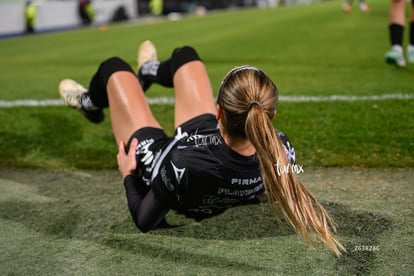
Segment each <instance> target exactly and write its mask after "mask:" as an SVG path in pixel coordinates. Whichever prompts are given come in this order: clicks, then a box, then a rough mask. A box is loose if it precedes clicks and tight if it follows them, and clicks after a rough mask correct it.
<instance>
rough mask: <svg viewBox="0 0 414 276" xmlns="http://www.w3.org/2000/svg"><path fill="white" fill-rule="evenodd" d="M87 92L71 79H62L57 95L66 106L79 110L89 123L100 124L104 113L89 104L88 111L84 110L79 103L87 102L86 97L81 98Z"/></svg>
mask: <svg viewBox="0 0 414 276" xmlns="http://www.w3.org/2000/svg"><path fill="white" fill-rule="evenodd" d="M85 92H87V89H86V88H85V87H83V86H82V85H80V84H79V83H77V82H76V81H74V80H71V79H64V80H62V81H61V82H60V83H59V94H60V96H61V97H62V99H63V100H64V101H65V103H66V105H68V106H70V107H72V108H74V109H76V110H79V111H80V112H81V113H82V114H83V115H84V116H85V117H86V118H87V119H88V120H89V121H91V122H93V123H100V122H102V120H103V119H104V113H103V111H102V109H100V108H96V107H93V106H92V104H90V106H91V108H90V109H85V108H84V107H83V106H82V104H81V101H82V100H85V101H87V100H89V101H90V99H89V98H88V97H84V98H83V99H82V97H83V95H84V94H85Z"/></svg>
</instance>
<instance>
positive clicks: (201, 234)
mask: <svg viewBox="0 0 414 276" xmlns="http://www.w3.org/2000/svg"><path fill="white" fill-rule="evenodd" d="M371 6H372V9H373V11H372V13H370V14H363V13H360V12H359V11H358V10H357V9H356V8H355V9H354V12H353V13H352V14H344V13H342V11H341V2H339V1H328V2H321V3H317V4H312V5H302V6H294V7H281V8H277V9H247V10H234V11H227V12H215V13H211V14H208V15H206V16H204V17H187V18H184V19H182V20H180V21H174V22H171V21H163V20H160V21H152V22H151V21H146V22H137V23H131V24H121V25H111V26H109V27H108V29H106V30H105V31H101V30H99V28H95V27H92V28H85V29H78V30H71V31H65V32H58V33H48V34H37V35H33V36H22V37H15V38H9V39H3V40H0V61H1V65H2V66H1V67H0V88H1V90H0V101H8V102H10V101H15V100H21V99H34V100H44V99H58V98H59V96H58V90H57V87H58V83H59V81H60V80H61V79H63V78H67V77H69V78H73V79H75V80H77V81H79V82H80V83H83V84H84V85H87V84H88V81H89V78H90V76H91V75H92V74H93V73H94V72H95V70H96V68H97V66H98V64H99V63H100V62H101V61H103V60H104V59H106V58H107V57H110V56H114V55H118V56H120V57H122V58H124V59H126V60H127V61H129V62H130V63H131V65H132V66H133V67H135V66H136V65H135V59H136V48H137V46H138V45H139V44H140V42H142V41H143V40H145V39H151V40H152V41H153V42H154V43H155V44H156V45H157V48H158V55H159V57H161V58H163V57H168V56H169V55H170V53H171V51H172V49H173V48H174V47H176V46H181V45H184V44H189V45H192V46H194V47H195V48H196V49H197V50H198V52H199V53H200V55H201V57H202V58H203V60H204V62H205V64H206V66H207V70H208V73H209V75H210V77H211V82H212V85H213V88H214V89H215V90H217V89H218V87H219V84H220V81H221V79H222V77H223V76H224V74H225V73H226V72H227V71H228V70H230V69H231V68H232V67H234V66H237V65H241V64H251V65H255V66H258V67H260V68H262V69H263V70H264V71H265V72H267V73H268V74H269V75H270V76H271V77H272V79H273V80H274V82H275V83H276V85H277V86H278V88H279V91H280V95H281V96H308V97H311V96H319V97H328V96H332V95H340V96H347V97H350V96H355V97H356V99H357V100H355V101H322V102H290V101H287V100H286V101H283V100H281V101H280V103H279V109H278V116H277V118H276V120H275V124H274V125H275V127H276V128H278V129H281V130H283V131H284V132H286V133H287V134H288V135H289V137H290V140H291V141H292V143H293V144H294V146H295V149H296V153H297V161H298V163H299V164H300V165H302V166H303V168H304V170H305V172H304V173H303V174H300V175H299V177H300V178H301V179H302V180H303V182H304V184H305V185H306V186H308V187H309V188H310V190H311V191H313V192H314V194H315V195H316V196H317V197H318V198H319V199H320V201H321V202H322V203H323V204H324V205H325V206H326V208H327V209H328V210H329V211H330V212H331V214H332V215H333V217H334V218H335V219H336V221H337V223H338V236H339V238H340V240H341V241H342V242H343V243H344V244H345V246H346V248H347V249H348V253H347V254H345V255H343V256H341V257H339V258H337V257H335V256H334V255H333V254H332V253H331V252H329V251H327V250H326V249H324V248H321V247H318V246H317V247H316V248H310V247H308V246H307V245H305V244H304V243H303V242H302V241H301V240H299V239H298V237H297V236H296V235H294V234H293V233H291V231H289V230H287V231H285V232H284V231H282V230H281V229H280V227H279V226H278V225H277V223H276V222H275V220H274V219H273V217H272V215H271V213H270V211H269V208H268V207H267V206H266V205H258V206H249V207H243V208H236V209H232V210H229V211H228V212H226V213H224V214H223V215H221V216H219V217H217V218H214V219H210V220H207V221H203V222H201V223H195V222H193V221H189V220H186V219H184V218H182V217H180V216H177V215H175V214H173V213H170V214H169V215H168V220H169V222H170V223H172V224H175V225H179V227H176V228H172V229H160V230H156V231H154V232H151V233H147V234H142V233H139V232H138V230H136V229H135V227H134V225H133V222H132V220H131V219H130V217H129V213H128V210H127V206H126V199H125V196H124V190H123V187H122V182H121V177H120V175H119V173H118V172H117V170H116V168H117V165H116V159H115V156H116V153H117V146H116V144H115V142H114V138H113V136H112V132H111V125H110V121H109V120H105V121H104V122H103V123H102V124H100V125H91V124H90V123H88V122H87V121H86V120H85V119H84V118H83V117H82V116H81V115H79V114H77V113H76V112H74V111H72V110H70V109H68V108H66V107H64V106H46V107H12V108H0V153H1V154H0V271H1V274H4V275H34V274H35V275H36V274H37V275H66V274H69V275H70V274H75V275H114V274H120V275H131V274H132V275H154V274H155V275H211V274H213V275H310V274H314V275H315V274H316V275H321V274H323V275H325V274H326V275H361V274H362V275H366V274H369V275H412V274H414V261H413V258H412V255H413V253H414V238H413V235H414V233H413V229H414V219H413V218H414V212H413V206H414V205H413V203H414V139H413V137H414V119H413V118H414V98H413V97H414V85H413V84H414V65H413V64H409V65H408V66H407V67H405V68H396V67H393V66H389V65H387V64H386V63H385V62H384V58H383V57H384V54H385V52H386V51H387V50H388V48H389V42H388V28H387V24H388V18H387V17H388V1H385V0H382V1H376V2H375V3H374V2H373V3H372V5H371ZM406 34H408V32H407V31H406ZM407 41H408V39H407V36H406V37H405V43H407ZM381 95H394V96H395V95H404V96H405V99H381ZM147 96H148V97H149V98H151V97H160V96H173V92H172V90H169V89H164V88H160V87H156V86H153V87H151V89H150V90H149V91H148V94H147ZM372 96H378V99H379V100H372V99H371V100H369V99H368V100H361V99H362V98H363V97H372ZM152 109H153V111H154V114H155V116H156V117H157V118H158V119H159V121H160V122H161V124H162V125H163V126H165V129H166V130H167V132H168V133H172V131H173V106H171V105H153V106H152Z"/></svg>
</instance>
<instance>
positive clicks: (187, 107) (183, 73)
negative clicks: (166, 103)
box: [174, 60, 216, 127]
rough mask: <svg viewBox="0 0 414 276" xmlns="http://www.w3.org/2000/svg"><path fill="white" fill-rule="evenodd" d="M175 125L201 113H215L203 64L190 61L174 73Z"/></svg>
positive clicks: (210, 89) (211, 93) (211, 91)
mask: <svg viewBox="0 0 414 276" xmlns="http://www.w3.org/2000/svg"><path fill="white" fill-rule="evenodd" d="M174 89H175V111H174V112H175V114H174V115H175V127H177V126H179V125H180V124H182V123H184V122H186V121H188V120H190V119H191V118H194V117H196V116H198V115H201V114H206V113H211V114H214V115H215V114H216V106H215V103H214V97H213V90H212V88H211V84H210V80H209V78H208V75H207V71H206V69H205V66H204V64H203V63H202V62H201V61H198V60H197V61H192V62H189V63H187V64H185V65H184V66H181V67H180V68H179V69H178V70H177V72H176V73H175V75H174Z"/></svg>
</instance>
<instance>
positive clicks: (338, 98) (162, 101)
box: [0, 94, 414, 108]
mask: <svg viewBox="0 0 414 276" xmlns="http://www.w3.org/2000/svg"><path fill="white" fill-rule="evenodd" d="M411 99H414V95H411V94H382V95H367V96H344V95H330V96H279V101H280V102H358V101H385V100H411ZM147 101H148V103H149V104H151V105H155V104H159V105H173V104H174V97H152V98H151V97H149V98H147ZM64 105H65V102H64V101H63V100H61V99H45V100H31V99H22V100H13V101H4V100H0V108H8V107H9V108H10V107H26V106H27V107H30V106H33V107H39V106H64Z"/></svg>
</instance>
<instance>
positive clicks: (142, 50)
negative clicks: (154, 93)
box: [137, 40, 160, 91]
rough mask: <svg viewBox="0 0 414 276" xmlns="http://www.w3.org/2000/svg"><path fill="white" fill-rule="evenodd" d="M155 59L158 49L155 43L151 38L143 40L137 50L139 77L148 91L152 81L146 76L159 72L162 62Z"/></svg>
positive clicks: (142, 85) (143, 87)
mask: <svg viewBox="0 0 414 276" xmlns="http://www.w3.org/2000/svg"><path fill="white" fill-rule="evenodd" d="M150 61H153V62H150ZM155 61H157V49H155V46H154V44H153V43H152V42H151V41H149V40H146V41H144V42H142V43H141V45H140V46H139V48H138V51H137V63H138V69H137V78H138V80H139V83H140V84H141V87H142V89H143V90H144V91H147V90H148V88H149V87H150V86H151V84H152V81H150V80H148V78H146V77H144V76H146V75H147V76H148V75H153V76H154V75H156V74H157V70H158V66H159V64H160V62H155Z"/></svg>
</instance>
